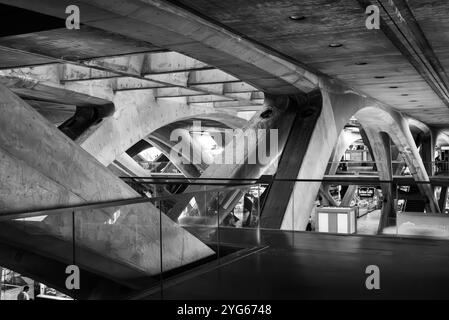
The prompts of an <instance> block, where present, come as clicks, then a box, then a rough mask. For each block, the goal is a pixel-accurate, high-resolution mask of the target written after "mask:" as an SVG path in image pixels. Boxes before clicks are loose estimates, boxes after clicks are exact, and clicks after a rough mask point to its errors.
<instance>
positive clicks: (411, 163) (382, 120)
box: [355, 107, 440, 212]
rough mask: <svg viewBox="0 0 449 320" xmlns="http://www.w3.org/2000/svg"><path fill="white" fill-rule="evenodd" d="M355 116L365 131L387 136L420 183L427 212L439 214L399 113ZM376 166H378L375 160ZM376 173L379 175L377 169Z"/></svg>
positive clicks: (379, 111) (371, 110) (381, 111)
mask: <svg viewBox="0 0 449 320" xmlns="http://www.w3.org/2000/svg"><path fill="white" fill-rule="evenodd" d="M355 116H356V118H357V119H358V120H359V122H360V123H361V124H362V126H363V128H364V129H365V130H366V129H367V128H369V129H370V130H375V131H377V132H384V133H386V134H388V136H389V137H390V139H391V141H392V142H393V143H394V145H395V146H396V148H397V149H398V151H399V153H400V154H401V155H402V157H403V158H404V160H405V162H406V163H407V166H408V168H409V169H410V173H411V174H412V176H413V178H414V179H415V181H419V182H421V183H419V184H418V188H419V190H420V192H421V194H422V195H423V196H424V197H425V198H426V199H427V200H426V202H427V205H428V208H429V210H430V211H431V212H440V211H439V208H438V203H437V201H436V199H435V195H434V192H433V189H432V186H431V185H430V183H422V182H429V176H428V174H427V171H426V168H425V166H424V163H423V161H422V159H421V156H420V155H419V151H418V148H417V147H416V144H415V141H414V139H413V136H412V133H411V131H410V126H409V123H408V121H407V120H406V119H405V118H404V117H403V116H402V115H401V114H400V113H398V112H395V111H392V110H387V109H385V108H373V107H369V108H364V109H362V110H360V111H359V112H357V113H356V115H355ZM371 143H372V142H371ZM373 149H374V147H373ZM373 152H374V153H375V152H376V151H374V150H373ZM376 164H377V165H379V164H378V163H377V160H376ZM378 171H379V174H381V172H380V170H379V167H378Z"/></svg>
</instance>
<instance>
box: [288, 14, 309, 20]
mask: <svg viewBox="0 0 449 320" xmlns="http://www.w3.org/2000/svg"><path fill="white" fill-rule="evenodd" d="M305 18H306V17H305V16H302V15H300V14H292V15H291V16H290V17H289V19H290V20H293V21H301V20H304V19H305Z"/></svg>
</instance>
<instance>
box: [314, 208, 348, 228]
mask: <svg viewBox="0 0 449 320" xmlns="http://www.w3.org/2000/svg"><path fill="white" fill-rule="evenodd" d="M356 209H357V208H356V207H317V208H316V212H315V221H316V223H315V231H317V232H330V233H346V234H352V233H356V232H357V210H356Z"/></svg>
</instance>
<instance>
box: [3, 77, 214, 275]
mask: <svg viewBox="0 0 449 320" xmlns="http://www.w3.org/2000/svg"><path fill="white" fill-rule="evenodd" d="M0 96H1V100H2V104H1V105H0V109H1V112H2V114H3V116H2V117H1V118H0V128H1V134H0V157H1V161H0V164H1V165H0V174H1V177H2V178H1V179H0V191H1V194H0V214H1V213H12V212H23V211H28V210H37V209H45V208H51V207H59V206H67V205H74V204H83V203H86V202H95V201H108V200H117V199H126V198H134V197H137V196H138V194H137V193H136V192H135V191H134V190H133V189H131V188H130V187H129V186H128V185H126V184H125V183H124V182H123V181H121V180H120V179H118V178H117V177H115V176H114V175H113V174H112V173H111V172H110V171H109V170H108V169H107V168H105V167H104V166H103V165H102V164H101V163H99V162H98V161H97V160H95V159H94V158H93V157H92V156H90V155H89V154H88V153H87V152H86V151H85V150H83V149H82V148H80V147H79V146H78V145H77V144H76V143H75V142H73V141H72V140H70V139H69V138H68V137H66V136H65V135H64V134H63V133H62V132H60V131H59V130H58V129H57V128H56V127H54V126H53V125H52V124H51V123H49V122H48V121H46V120H45V119H44V118H43V117H42V116H41V115H40V114H39V113H38V112H37V111H35V110H34V109H33V108H32V107H30V106H28V105H27V104H26V103H24V102H23V101H22V100H21V99H20V98H18V97H17V96H16V95H15V94H13V93H12V92H10V91H9V90H8V89H7V88H5V87H3V86H0ZM159 215H160V212H159V210H158V209H157V208H156V207H155V206H153V205H151V204H139V205H134V206H125V207H121V208H120V209H119V210H118V211H117V208H114V209H112V208H111V209H104V210H93V211H89V212H77V214H76V225H77V226H78V228H79V229H78V230H82V231H80V233H79V234H78V235H77V239H76V241H77V243H78V244H79V245H81V246H84V247H87V248H89V249H90V250H93V251H95V252H96V253H98V255H100V256H107V257H109V258H111V259H116V260H119V261H121V263H124V264H126V265H127V268H128V269H134V270H138V271H139V273H144V274H148V275H155V274H158V273H159V271H160V261H159V260H158V259H157V258H155V257H159V252H160V251H159V250H160V243H159V240H158V239H159V233H158V232H159V231H158V230H159ZM110 219H112V221H111V220H110ZM106 221H111V222H110V223H106V224H105V222H106ZM136 224H138V225H140V226H141V228H139V229H136V228H135V225H136ZM162 224H163V226H162V228H163V230H166V232H165V235H164V234H163V235H162V236H163V240H164V243H163V246H164V248H163V250H164V261H163V265H164V266H165V269H166V270H169V269H172V268H176V267H178V266H182V265H184V264H185V263H189V262H193V261H196V260H197V259H201V258H203V257H206V256H208V255H210V254H212V251H211V250H210V249H209V248H208V247H206V246H205V245H204V244H202V243H201V242H200V241H199V240H198V239H196V238H195V237H193V236H191V235H190V234H189V233H188V232H186V231H185V230H184V229H182V228H180V227H179V226H177V225H176V224H174V223H173V222H172V221H171V220H170V219H168V218H167V217H166V216H165V215H163V214H162ZM14 226H16V227H19V228H21V229H23V230H25V231H26V230H29V229H27V224H25V223H24V222H22V221H16V222H14ZM33 228H34V229H33V230H31V231H30V232H37V230H40V232H42V233H43V234H49V235H53V236H57V237H59V238H61V239H64V241H69V242H71V241H72V237H73V234H72V218H71V214H68V215H54V216H48V217H47V218H45V219H44V220H43V221H42V222H40V223H36V224H34V227H33ZM130 239H137V240H136V241H134V242H132V243H130V241H131V240H130ZM13 240H14V241H20V244H21V245H23V246H29V245H31V244H27V238H23V239H13ZM130 247H132V248H134V250H129V249H130ZM77 263H79V264H80V265H83V266H86V267H88V268H91V269H92V268H93V269H95V261H92V260H90V259H89V258H88V257H87V256H80V257H78V259H77ZM96 271H97V272H99V273H103V274H104V273H109V276H110V277H112V278H121V279H122V280H123V279H124V278H126V277H127V275H125V274H120V273H114V272H115V271H116V270H96Z"/></svg>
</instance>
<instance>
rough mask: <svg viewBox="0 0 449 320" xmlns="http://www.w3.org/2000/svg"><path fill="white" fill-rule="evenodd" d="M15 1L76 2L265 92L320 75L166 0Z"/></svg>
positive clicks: (45, 7) (293, 88) (89, 15)
mask: <svg viewBox="0 0 449 320" xmlns="http://www.w3.org/2000/svg"><path fill="white" fill-rule="evenodd" d="M8 1H9V0H7V1H6V3H7V2H8ZM11 4H12V5H15V6H19V7H25V8H28V9H31V10H35V11H38V12H42V13H46V14H50V15H55V16H59V17H63V18H65V10H64V9H65V7H66V6H67V5H69V4H76V5H78V6H79V7H80V10H81V11H82V12H83V13H84V19H83V23H85V24H86V25H90V26H94V27H97V28H100V29H103V30H107V31H110V32H113V33H117V34H121V35H124V36H127V37H130V38H133V39H139V40H144V41H148V42H150V43H153V44H155V45H157V46H161V47H164V48H168V49H170V50H173V51H177V52H181V53H185V54H187V55H188V56H190V57H194V58H195V59H198V60H200V61H203V62H205V63H207V64H208V65H212V66H214V67H217V68H220V69H222V70H224V71H226V72H229V73H230V74H232V75H234V76H236V77H238V78H239V79H241V80H243V81H245V82H249V83H250V84H252V85H254V86H255V87H257V88H259V89H261V90H262V91H264V92H271V93H278V94H281V93H284V94H285V93H290V94H292V93H293V94H296V93H297V92H298V90H300V91H303V92H310V91H311V90H313V89H314V88H316V87H317V85H318V78H317V77H316V76H315V75H313V74H312V73H311V72H310V71H309V70H308V69H307V68H305V67H304V66H299V65H298V64H294V63H291V62H289V61H287V60H285V59H282V58H280V57H279V56H278V55H277V54H276V53H274V52H269V51H268V50H267V49H266V48H262V47H260V46H258V45H256V44H254V43H252V42H250V41H248V40H246V39H242V38H241V37H239V36H237V35H235V34H233V33H231V32H229V31H227V30H225V29H223V28H222V27H218V26H216V25H214V24H212V23H210V22H209V21H207V20H205V19H203V18H200V17H198V16H196V15H194V14H192V13H191V12H188V11H186V10H184V9H182V8H180V7H178V6H176V5H173V4H171V3H168V2H165V1H159V0H151V1H134V2H132V3H131V2H129V1H127V0H120V1H119V2H114V3H111V2H109V1H106V0H99V1H96V2H95V6H92V5H91V3H90V2H88V1H87V0H83V1H79V0H78V1H74V2H73V1H72V2H70V1H68V0H63V1H60V2H58V3H54V2H53V1H50V0H44V1H42V2H41V3H40V4H39V5H35V4H32V3H29V2H28V1H25V0H18V1H14V3H11Z"/></svg>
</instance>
